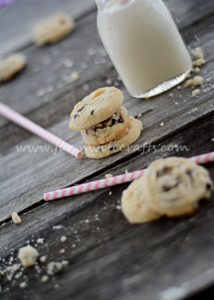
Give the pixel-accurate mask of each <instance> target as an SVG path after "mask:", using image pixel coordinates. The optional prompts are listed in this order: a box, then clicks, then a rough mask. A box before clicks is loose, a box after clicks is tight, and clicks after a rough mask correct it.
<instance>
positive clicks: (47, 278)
mask: <svg viewBox="0 0 214 300" xmlns="http://www.w3.org/2000/svg"><path fill="white" fill-rule="evenodd" d="M48 280H49V277H48V276H47V275H43V276H42V278H41V281H42V282H47V281H48Z"/></svg>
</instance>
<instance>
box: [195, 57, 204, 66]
mask: <svg viewBox="0 0 214 300" xmlns="http://www.w3.org/2000/svg"><path fill="white" fill-rule="evenodd" d="M205 63H206V61H205V59H204V58H198V59H197V60H196V61H194V63H193V65H194V66H195V67H201V66H203V65H204V64H205Z"/></svg>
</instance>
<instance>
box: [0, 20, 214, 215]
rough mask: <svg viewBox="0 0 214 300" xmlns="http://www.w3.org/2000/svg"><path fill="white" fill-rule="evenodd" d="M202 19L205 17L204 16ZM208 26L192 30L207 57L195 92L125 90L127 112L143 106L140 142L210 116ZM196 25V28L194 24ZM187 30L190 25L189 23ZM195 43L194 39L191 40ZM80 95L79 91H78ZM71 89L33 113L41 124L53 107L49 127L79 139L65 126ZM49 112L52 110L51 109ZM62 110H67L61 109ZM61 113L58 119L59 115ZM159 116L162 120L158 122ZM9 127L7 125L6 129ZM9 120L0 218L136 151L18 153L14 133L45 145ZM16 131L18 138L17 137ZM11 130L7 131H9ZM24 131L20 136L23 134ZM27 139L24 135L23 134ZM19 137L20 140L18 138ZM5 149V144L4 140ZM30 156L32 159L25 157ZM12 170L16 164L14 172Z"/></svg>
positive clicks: (71, 139)
mask: <svg viewBox="0 0 214 300" xmlns="http://www.w3.org/2000/svg"><path fill="white" fill-rule="evenodd" d="M205 24H206V25H207V21H205ZM205 28H207V26H204V25H200V27H199V28H197V27H196V29H195V30H196V31H197V33H198V34H200V35H199V37H200V39H201V40H200V43H198V44H200V45H203V49H205V53H206V59H207V61H208V62H209V63H207V64H206V66H205V67H204V68H203V71H202V75H203V77H204V79H205V85H204V88H203V90H204V91H203V92H202V94H201V95H200V97H198V98H193V97H192V96H191V90H187V89H184V90H182V91H178V90H177V89H174V90H173V91H170V92H168V93H165V94H164V95H161V96H159V97H156V98H155V99H153V100H149V101H143V102H141V100H137V99H130V98H128V96H127V94H126V99H127V100H126V103H125V105H126V106H127V107H128V109H129V111H130V112H131V114H133V115H135V114H138V113H139V112H148V111H149V113H147V114H146V115H145V116H144V117H143V123H144V125H145V131H144V134H143V136H142V137H141V139H140V140H139V142H138V144H139V145H140V147H142V146H143V144H144V143H145V142H147V143H150V142H155V143H158V142H159V141H160V140H162V139H163V138H165V137H166V136H168V135H172V134H173V133H175V132H177V131H178V130H180V129H181V128H183V127H185V126H188V125H189V124H191V123H192V122H193V121H195V120H197V119H200V118H202V117H205V116H207V117H209V115H211V114H212V112H213V110H214V105H213V88H212V81H213V76H214V73H213V51H212V49H213V41H212V40H211V39H210V36H211V32H209V31H208V33H207V34H206V33H205V32H204V30H205ZM199 29H200V30H199ZM191 30H192V29H191ZM193 43H195V41H193ZM108 76H109V77H110V78H111V77H112V76H115V72H114V71H110V73H109V75H108ZM102 85H103V81H102V79H101V81H98V82H93V87H94V88H95V87H98V86H102ZM81 94H83V91H82V88H81V87H80V88H79V89H76V91H75V95H76V97H77V96H78V95H81ZM77 98H79V97H77ZM72 101H75V98H73V100H71V95H65V96H63V97H62V98H60V99H58V100H55V103H58V105H56V111H54V107H53V106H51V105H50V106H46V107H44V109H41V111H40V110H38V111H36V112H35V113H34V114H33V117H32V119H33V120H34V117H35V120H36V121H38V123H40V124H42V125H45V126H46V125H47V123H45V122H49V121H50V120H51V118H52V116H53V119H54V118H55V113H56V112H57V114H58V116H59V119H57V122H56V125H53V126H51V127H49V129H50V130H51V131H53V132H55V133H56V134H58V135H59V136H61V137H62V138H64V139H65V140H67V141H69V142H71V143H73V144H75V145H80V144H81V141H80V136H79V135H78V134H77V133H75V132H70V131H69V130H68V129H67V125H68V119H69V117H68V114H66V111H67V112H68V111H69V107H70V106H71V102H72ZM52 112H54V113H52ZM65 114H66V115H65ZM61 117H62V119H61V120H60V118H61ZM161 122H165V125H164V126H163V127H161V126H160V123H161ZM10 128H12V129H11V131H9V130H10ZM13 128H15V126H14V125H10V126H9V127H6V128H4V129H3V130H2V131H1V135H2V134H3V135H2V141H1V142H2V144H3V145H5V151H3V152H2V157H1V166H2V167H1V169H0V177H1V178H2V180H1V191H2V194H1V210H0V220H1V221H3V220H4V219H6V218H7V217H8V216H9V214H10V213H11V211H12V210H16V211H22V210H24V209H26V208H27V207H29V206H31V205H33V204H35V203H39V202H40V201H41V196H42V193H43V192H45V191H47V190H52V189H56V188H60V187H64V186H68V185H71V184H74V183H75V182H77V181H79V180H81V179H83V178H86V177H88V176H91V175H92V174H93V173H94V172H100V171H101V170H102V169H107V168H108V166H111V165H114V164H116V163H117V162H119V161H120V160H123V159H125V158H126V159H128V158H129V157H130V156H133V155H136V149H134V148H133V149H131V151H130V153H128V154H127V153H126V152H122V153H119V154H117V155H115V156H113V157H110V158H108V159H105V160H102V161H99V162H98V163H97V162H96V161H93V160H88V159H85V160H84V161H81V162H79V161H76V160H74V159H72V158H70V157H69V156H67V155H66V154H64V153H57V154H56V155H50V153H48V152H46V153H44V152H41V151H39V152H38V151H37V153H35V154H32V153H30V152H29V151H28V152H25V153H20V152H18V151H17V149H16V146H15V145H14V144H13V138H14V135H15V136H17V139H16V140H15V141H14V143H15V144H17V143H19V142H20V144H19V145H20V146H24V145H29V146H30V147H33V146H38V145H41V146H44V145H46V144H45V143H43V142H42V141H41V142H40V141H39V140H38V139H37V138H34V137H33V138H30V139H29V138H28V137H29V135H25V132H24V131H23V130H18V129H17V130H18V131H15V132H13V130H14V129H13ZM19 135H20V139H19ZM9 136H10V137H9ZM23 137H24V140H23ZM26 137H27V139H26V140H25V138H26ZM21 141H22V142H21ZM3 149H4V146H3ZM30 162H31V163H30ZM14 170H16V171H15V172H14Z"/></svg>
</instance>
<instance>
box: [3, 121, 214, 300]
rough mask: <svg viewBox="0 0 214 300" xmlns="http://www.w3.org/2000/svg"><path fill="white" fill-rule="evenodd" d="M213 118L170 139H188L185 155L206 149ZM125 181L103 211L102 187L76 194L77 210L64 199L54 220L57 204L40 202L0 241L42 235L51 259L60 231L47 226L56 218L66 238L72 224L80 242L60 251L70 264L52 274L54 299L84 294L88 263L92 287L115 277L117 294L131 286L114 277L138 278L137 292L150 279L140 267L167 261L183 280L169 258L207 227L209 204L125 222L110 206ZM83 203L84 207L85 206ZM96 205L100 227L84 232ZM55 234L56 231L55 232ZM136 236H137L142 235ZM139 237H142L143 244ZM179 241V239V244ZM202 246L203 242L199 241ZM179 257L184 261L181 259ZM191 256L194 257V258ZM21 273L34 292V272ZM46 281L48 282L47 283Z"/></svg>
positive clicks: (188, 246) (45, 289) (17, 242)
mask: <svg viewBox="0 0 214 300" xmlns="http://www.w3.org/2000/svg"><path fill="white" fill-rule="evenodd" d="M213 122H214V118H213V117H212V118H211V119H210V121H209V120H207V119H205V120H203V122H197V124H195V125H193V126H191V127H189V128H188V129H186V130H183V132H180V133H179V134H177V136H176V137H175V139H174V140H173V141H176V142H178V144H179V143H180V142H182V141H184V140H185V141H186V142H188V141H189V140H190V146H191V148H193V151H191V154H192V153H194V155H195V154H196V153H197V151H198V150H200V149H201V147H202V148H204V147H205V148H206V150H207V151H209V149H210V147H211V143H210V142H209V141H208V140H207V136H205V135H204V134H203V133H204V132H207V130H208V129H209V126H211V125H210V124H213ZM198 135H199V136H201V139H197V137H198ZM194 137H196V139H194ZM168 142H169V143H171V142H172V139H169V140H168ZM153 159H154V154H153V153H151V154H149V155H148V157H146V161H147V162H148V160H149V161H151V160H153ZM138 161H139V159H137V157H135V158H134V159H133V160H132V161H129V162H128V164H129V165H128V167H130V165H131V166H132V165H133V164H134V165H135V164H137V165H138ZM126 164H127V163H125V162H124V163H123V165H122V166H121V167H120V166H116V169H117V171H119V172H120V169H121V168H123V169H125V168H127V165H126ZM114 171H115V170H110V172H114ZM212 174H214V173H213V169H212ZM125 186H127V185H124V186H121V187H117V188H116V187H115V188H114V191H113V197H112V198H110V199H106V200H109V202H108V210H107V211H106V213H104V212H102V213H100V209H101V207H102V206H103V205H104V204H103V198H104V194H105V191H99V192H97V193H96V194H95V193H94V195H93V194H91V195H90V197H89V199H87V196H83V197H82V198H84V199H85V201H86V202H85V203H84V204H85V205H83V206H81V208H80V209H79V207H77V209H78V210H75V211H71V210H69V207H71V206H70V205H69V202H68V203H66V205H65V206H66V207H67V208H65V209H64V213H62V214H61V215H60V219H59V218H57V216H56V215H54V213H53V214H52V213H51V212H50V211H51V206H52V207H53V208H54V210H55V211H57V203H53V205H50V209H49V208H47V207H46V212H45V211H44V210H42V207H40V208H38V209H35V211H34V212H31V213H32V214H31V215H28V216H27V215H26V216H23V225H21V227H17V226H15V225H13V224H12V225H11V224H7V225H6V226H10V228H12V226H14V230H13V231H10V234H12V235H13V236H14V237H15V236H16V234H15V233H14V231H16V232H17V236H16V238H17V240H16V239H15V238H14V239H13V238H12V236H10V238H9V234H6V237H4V235H3V236H2V244H1V246H3V245H5V246H6V245H9V247H10V248H12V247H13V245H15V248H16V249H17V248H18V247H19V246H21V244H22V243H23V242H24V241H26V239H27V238H28V239H29V237H30V236H31V234H32V233H33V234H34V239H36V238H37V237H41V236H42V237H45V241H46V242H47V243H48V246H49V249H51V253H49V255H50V259H51V260H54V259H56V254H57V253H59V250H60V247H62V245H61V244H60V243H57V241H58V239H59V238H60V235H58V236H57V234H56V233H55V232H54V231H53V230H51V226H53V225H54V224H59V223H58V222H61V223H60V224H62V225H64V226H65V230H66V231H63V233H64V232H65V233H66V235H67V236H68V238H69V240H70V241H71V243H72V242H73V240H72V239H71V237H72V232H73V231H74V230H75V229H76V228H78V230H79V234H80V237H81V243H80V244H78V247H77V249H76V250H75V249H73V250H71V249H70V247H71V244H68V245H66V246H68V248H67V251H66V259H69V261H70V267H69V268H68V270H67V271H65V273H63V274H62V275H61V276H60V277H57V282H58V283H60V285H62V287H64V288H62V289H60V290H59V291H58V292H57V291H54V292H55V293H56V294H57V296H58V297H59V298H58V299H66V296H68V295H67V293H72V294H73V295H74V296H75V295H76V294H77V292H79V293H80V294H82V293H83V294H84V291H85V292H86V290H87V291H88V289H89V291H88V292H89V293H90V285H89V286H88V284H87V282H91V283H92V282H94V281H93V280H92V279H90V278H91V276H92V273H91V268H92V266H95V265H96V266H97V268H98V269H99V270H100V272H101V273H100V274H99V275H98V274H97V276H98V277H97V284H96V288H99V289H100V286H101V287H103V288H104V286H106V285H107V286H109V285H112V286H114V283H113V282H114V280H116V282H117V284H118V288H116V287H115V286H114V287H115V289H113V288H112V289H111V291H112V293H113V294H114V293H117V292H119V291H120V292H121V293H122V294H123V293H124V294H123V295H124V296H125V295H127V293H128V295H129V293H130V292H131V291H132V289H130V290H128V291H127V290H125V291H124V290H123V289H122V290H121V287H120V285H119V282H120V280H122V281H123V280H125V279H126V280H127V283H128V280H129V279H130V282H129V285H128V286H129V287H130V288H131V287H132V285H133V284H134V286H135V285H136V283H137V282H138V281H140V282H141V283H142V281H143V283H144V284H140V285H139V286H138V289H137V291H136V289H134V293H135V292H136V293H138V292H139V289H140V290H141V289H144V288H145V286H147V279H149V278H150V276H149V275H148V277H144V276H143V277H142V278H141V277H140V274H143V273H144V272H146V271H145V270H148V271H149V270H150V271H152V272H156V271H157V270H159V272H160V273H161V272H164V274H165V272H166V270H167V271H168V272H169V273H170V268H171V264H172V265H173V264H174V265H175V267H174V272H175V273H173V271H172V270H171V272H172V273H173V274H177V275H176V276H177V277H178V280H179V281H180V280H185V279H184V278H183V276H182V272H181V270H180V269H179V268H178V270H177V269H176V259H174V258H177V256H178V253H180V254H179V257H181V258H182V257H184V253H182V247H184V249H185V250H186V251H185V254H186V253H190V254H191V250H192V249H195V248H194V247H195V243H196V245H197V242H199V241H200V239H199V237H198V235H199V234H198V232H200V237H202V236H203V235H202V234H203V233H204V232H206V230H207V228H209V226H208V224H209V225H211V223H212V215H211V214H210V213H212V212H213V205H212V206H211V205H209V204H208V205H206V207H204V209H203V208H202V209H201V210H200V211H199V212H198V214H196V215H195V216H193V217H190V218H187V219H182V220H163V221H161V220H160V221H158V222H156V223H153V224H145V225H143V226H130V225H129V224H128V223H127V222H126V221H125V219H124V218H123V217H122V215H121V213H119V212H116V211H115V209H114V205H115V202H116V200H117V199H118V194H119V195H121V191H122V189H124V188H125ZM119 197H120V196H119ZM100 198H101V199H100ZM79 200H80V199H79ZM87 200H89V201H87ZM80 202H81V200H80ZM86 208H88V209H87V210H86ZM97 210H98V211H99V213H100V217H101V223H100V225H101V226H100V227H101V229H100V231H99V232H97V233H96V234H95V233H94V232H93V233H92V231H90V233H91V234H90V236H89V230H92V227H93V226H94V223H96V222H94V221H93V220H91V221H90V223H89V224H90V225H88V226H86V225H84V220H85V218H90V219H91V217H92V219H93V217H94V214H95V213H96V211H97ZM209 210H210V213H209ZM49 212H50V213H49ZM47 213H49V217H51V218H50V219H48V218H47ZM58 213H59V212H58ZM38 215H39V216H40V219H41V223H43V224H41V227H40V228H39V230H38V224H40V222H39V219H38V218H36V216H38ZM58 215H59V214H58ZM89 216H90V217H89ZM102 217H104V218H102ZM24 218H25V219H24ZM24 220H25V222H24ZM27 220H29V223H34V226H32V225H31V226H29V223H27ZM81 222H82V223H81ZM196 225H197V226H196ZM22 226H23V227H22ZM198 227H199V228H198ZM25 228H26V229H27V230H26V229H25ZM197 228H198V230H197ZM212 228H213V226H211V227H210V230H211V232H212ZM5 229H6V228H2V231H5ZM60 234H62V233H61V232H60ZM189 235H190V236H191V237H192V239H190V240H187V241H185V239H186V238H187V237H188V236H189ZM139 237H142V239H141V238H139ZM193 237H194V239H193ZM206 239H210V237H209V235H204V239H203V240H202V241H203V242H204V240H205V241H206ZM143 241H146V243H145V242H143ZM183 241H185V243H184V242H183ZM191 241H192V242H191ZM205 245H207V244H206V243H205ZM164 247H165V252H164V253H165V254H164V255H163V256H162V255H161V254H160V253H159V252H160V251H161V250H164ZM208 248H209V249H210V252H211V251H212V248H210V247H208V245H207V248H206V250H207V249H208ZM170 249H171V250H170ZM184 249H183V250H184ZM137 250H139V251H137ZM140 250H141V251H140ZM175 250H176V251H175ZM207 251H208V250H207ZM1 252H2V251H1ZM169 253H171V254H172V253H174V256H170V257H169ZM200 253H201V252H200V251H199V252H197V253H195V255H196V254H197V258H198V257H200ZM129 254H130V255H129ZM131 254H132V255H131ZM7 255H8V253H7ZM7 255H6V256H7ZM135 255H136V256H135ZM207 257H208V258H209V260H210V257H209V256H205V260H206V261H207V259H206V258H207ZM145 258H146V259H145ZM162 258H163V259H162ZM190 258H191V259H193V261H194V255H192V254H191V256H190ZM57 259H58V256H57ZM138 259H139V260H138ZM170 259H171V260H170ZM137 261H138V266H139V268H137V270H136V268H135V266H136V262H137ZM182 261H183V262H185V258H184V260H182ZM197 261H200V260H199V259H198V260H197ZM149 262H151V266H153V267H151V266H149V265H150V263H149ZM158 262H159V263H160V264H162V267H161V268H160V265H158V267H156V263H158ZM147 263H148V264H147ZM209 263H210V262H209ZM127 264H128V265H127ZM114 265H115V266H114ZM169 265H170V266H169ZM116 266H120V267H121V268H119V270H120V271H121V272H119V271H118V273H117V276H116V277H117V279H116V277H115V272H111V273H110V274H111V276H108V279H109V281H108V280H107V281H105V280H101V281H100V279H99V277H100V276H101V277H102V276H104V277H105V274H104V273H105V270H106V271H107V273H108V272H109V269H110V271H111V270H112V269H114V270H115V271H116V269H117V267H116ZM125 266H127V268H128V270H129V271H128V270H126V268H125ZM140 266H141V268H140ZM142 266H143V267H142ZM167 266H168V268H169V270H168V268H167ZM202 267H203V268H202V269H198V270H199V271H200V274H201V273H203V272H204V268H205V267H204V266H203V264H202ZM209 267H210V265H209ZM115 268H116V269H115ZM124 268H125V269H124ZM192 268H193V270H192ZM184 269H185V270H187V271H188V276H190V274H196V273H195V271H196V270H195V268H194V266H192V265H191V263H190V264H187V263H186V264H184ZM93 270H94V269H93ZM125 270H126V272H125ZM179 270H180V272H179ZM180 273H181V274H180ZM27 274H28V279H29V286H30V290H31V291H32V292H34V291H37V287H38V285H39V282H38V279H35V278H34V277H33V276H34V275H33V272H30V271H29V272H28V273H27ZM122 274H123V275H122ZM137 274H139V276H138V277H135V275H137ZM149 274H150V273H149ZM179 274H180V275H179ZM132 276H133V277H132ZM95 277H96V276H95ZM160 277H161V276H157V275H156V276H155V275H154V278H153V279H152V282H153V281H154V280H155V281H156V280H157V282H159V284H160V282H161V279H160V281H159V278H160ZM91 280H92V281H91ZM131 280H132V281H131ZM173 280H174V278H173V277H171V280H169V282H167V283H166V282H162V285H160V286H159V285H158V284H157V285H156V284H154V286H155V287H156V290H155V291H154V290H153V293H159V292H160V291H161V290H163V289H164V288H169V287H170V286H172V284H173ZM71 281H72V283H73V284H72V287H71V286H70V284H68V282H71ZM179 281H177V280H176V283H177V284H178V285H179V284H180V283H179ZM131 282H132V284H131ZM183 282H184V281H183ZM183 282H182V283H183ZM98 283H99V284H98ZM49 284H50V285H51V284H52V282H51V283H49ZM49 284H47V285H41V284H40V285H41V290H39V292H38V293H42V294H44V293H45V292H46V293H49V292H50V286H49ZM81 286H84V289H82V290H81V288H80V287H81ZM200 287H201V286H200ZM196 288H198V287H196V286H195V285H194V289H196ZM145 289H146V288H145ZM22 292H23V291H20V290H19V289H16V287H13V288H12V291H11V293H17V295H19V293H20V294H21V293H22ZM114 295H115V294H114ZM5 296H6V295H5ZM63 297H64V298H63ZM75 299H76V298H75ZM109 299H110V297H109ZM111 299H112V298H111ZM127 299H131V298H127ZM139 299H141V298H139ZM154 299H156V298H153V300H154Z"/></svg>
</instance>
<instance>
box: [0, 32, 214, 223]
mask: <svg viewBox="0 0 214 300" xmlns="http://www.w3.org/2000/svg"><path fill="white" fill-rule="evenodd" d="M208 36H209V35H208ZM206 38H207V35H206ZM211 44H212V43H211ZM206 46H207V48H206V50H207V51H208V52H209V53H212V52H211V48H212V47H211V45H210V43H209V42H208V43H207V44H206ZM211 69H212V65H211V64H208V65H207V66H206V67H205V68H204V71H203V70H202V71H203V72H202V73H203V75H205V76H206V75H207V74H208V75H207V76H209V71H210V70H211ZM205 76H204V77H205ZM205 79H206V77H205ZM174 92H175V95H177V96H178V95H179V93H180V92H178V91H176V90H175V91H174ZM182 97H184V98H185V101H186V104H185V105H183V104H182V103H180V105H181V107H180V108H179V109H177V111H174V110H175V107H173V103H172V101H171V100H172V99H170V97H169V94H164V95H162V96H161V97H159V98H158V99H156V100H155V99H153V100H151V102H150V101H148V102H146V103H145V107H150V108H151V105H150V104H151V103H155V102H156V103H157V104H158V103H159V105H162V106H164V107H162V112H161V115H160V116H159V117H161V118H158V119H157V116H156V112H153V111H151V114H149V115H148V116H146V118H145V121H146V120H147V121H146V125H147V126H148V127H149V130H148V129H147V130H146V131H145V133H144V135H143V137H142V138H141V139H140V141H141V143H142V142H143V141H145V140H148V141H149V142H155V141H157V140H159V139H160V138H164V137H165V136H167V135H169V134H172V132H176V130H180V128H183V127H184V126H188V125H189V124H191V122H194V121H195V120H196V119H197V118H201V117H204V116H207V115H209V114H211V113H212V111H213V108H214V107H213V105H212V104H213V101H212V97H213V93H212V91H211V92H209V93H207V94H204V95H203V94H202V95H201V97H199V98H198V99H193V98H192V96H190V95H189V94H188V92H187V91H185V90H184V92H183V95H182ZM167 98H168V99H167ZM175 99H176V96H175ZM60 100H61V101H62V99H60ZM61 101H58V103H61V104H62V102H61ZM132 101H133V100H132ZM132 101H129V102H127V106H129V107H128V108H131V107H130V106H133V102H132ZM161 103H162V104H161ZM138 105H140V102H139V103H138ZM138 105H137V106H136V107H134V106H133V109H134V111H133V112H134V113H136V112H137V111H139V106H138ZM195 105H197V106H198V113H194V114H192V115H189V112H190V109H191V108H193V107H195ZM170 107H171V109H172V111H171V112H170ZM172 112H173V116H170V114H172ZM38 113H39V112H38ZM167 114H169V115H168V116H167ZM162 117H163V118H164V119H163V120H162ZM151 118H152V120H153V121H152V122H150V121H149V119H151ZM148 121H149V122H148ZM161 121H166V126H165V127H164V128H162V129H161V128H160V126H159V122H161ZM176 122H178V124H176ZM174 123H175V124H174ZM179 126H180V128H179ZM172 128H173V130H172ZM68 134H70V133H68ZM160 136H161V137H160ZM123 155H124V154H118V155H117V156H114V157H112V158H109V159H108V160H105V161H103V162H99V167H98V165H97V167H98V169H99V170H100V171H101V170H102V169H105V168H106V166H107V164H108V165H111V164H112V163H116V161H117V160H118V161H119V160H120V159H121V157H123ZM8 159H9V160H10V161H8V164H10V163H11V160H12V161H13V160H14V159H15V162H16V159H17V157H16V156H13V154H11V155H10V153H9V155H8V156H7V157H6V160H5V161H4V160H3V161H4V162H6V161H7V160H8ZM8 164H7V166H8ZM89 165H90V166H89ZM86 166H89V167H90V170H89V171H88V172H86V173H85V172H83V178H85V177H86V175H91V174H93V172H94V169H95V167H96V166H95V164H93V163H92V162H89V161H88V160H86V164H85V165H84V169H85V167H86ZM19 167H20V166H19ZM21 167H22V170H23V171H24V169H25V168H26V167H25V166H23V165H22V164H21ZM23 167H24V169H23ZM56 167H57V166H56ZM61 168H63V166H62V167H61ZM13 169H14V168H13ZM22 170H20V171H18V173H19V172H21V171H22ZM35 170H36V169H35ZM35 170H34V171H35ZM6 171H7V170H6ZM36 171H38V170H36ZM42 171H43V170H42V169H40V171H39V172H40V174H41V172H42ZM65 172H66V170H65ZM53 173H54V172H53ZM87 173H88V174H87ZM19 174H20V173H19ZM57 174H58V173H57ZM9 175H10V176H11V173H10V174H9ZM24 175H26V176H29V174H25V173H24ZM41 175H43V174H41ZM41 175H40V179H41V180H42V181H41V180H40V181H41V182H43V184H42V183H41V182H40V183H39V182H38V184H37V186H36V187H35V185H33V187H31V186H29V185H28V187H27V189H24V190H22V193H20V194H17V191H15V190H14V191H13V192H16V195H17V196H16V198H14V199H13V198H10V199H9V200H10V201H9V200H8V201H7V203H5V205H6V206H5V207H2V211H1V212H2V216H3V219H5V216H8V215H9V213H10V211H11V209H12V207H14V206H13V205H14V204H15V202H16V205H17V206H18V207H17V208H16V207H15V208H14V209H16V210H17V211H22V210H23V207H24V208H25V206H30V205H32V204H33V203H35V202H36V201H37V199H38V196H40V195H41V193H42V191H43V190H44V186H45V185H46V184H47V186H48V184H49V188H50V186H51V185H50V181H51V182H52V187H53V186H55V188H56V185H58V186H59V187H63V186H65V185H67V184H68V180H65V179H62V178H59V176H60V177H61V176H62V174H60V173H59V174H58V175H57V177H56V178H53V176H51V177H50V174H49V175H48V174H46V175H45V176H46V177H47V178H48V179H46V177H45V176H44V175H43V177H42V176H41ZM77 177H80V176H77ZM27 178H28V177H27ZM12 179H13V178H11V180H12ZM17 179H18V178H17ZM78 179H82V178H78ZM47 180H48V181H47ZM69 181H70V182H69V183H70V184H72V183H73V182H72V180H69ZM54 182H55V184H54ZM74 182H75V181H74ZM17 183H18V184H20V182H19V181H17ZM52 187H51V189H52ZM2 188H3V186H2ZM24 188H25V187H24ZM49 188H48V189H49ZM46 190H47V187H46ZM5 191H6V190H5ZM27 191H29V192H27ZM29 193H31V196H30V195H29ZM5 195H7V197H8V196H9V194H8V192H5ZM32 195H33V196H32ZM18 198H19V200H20V201H17V199H18ZM15 200H16V201H15ZM14 201H15V202H14ZM5 209H7V211H6V212H5Z"/></svg>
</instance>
